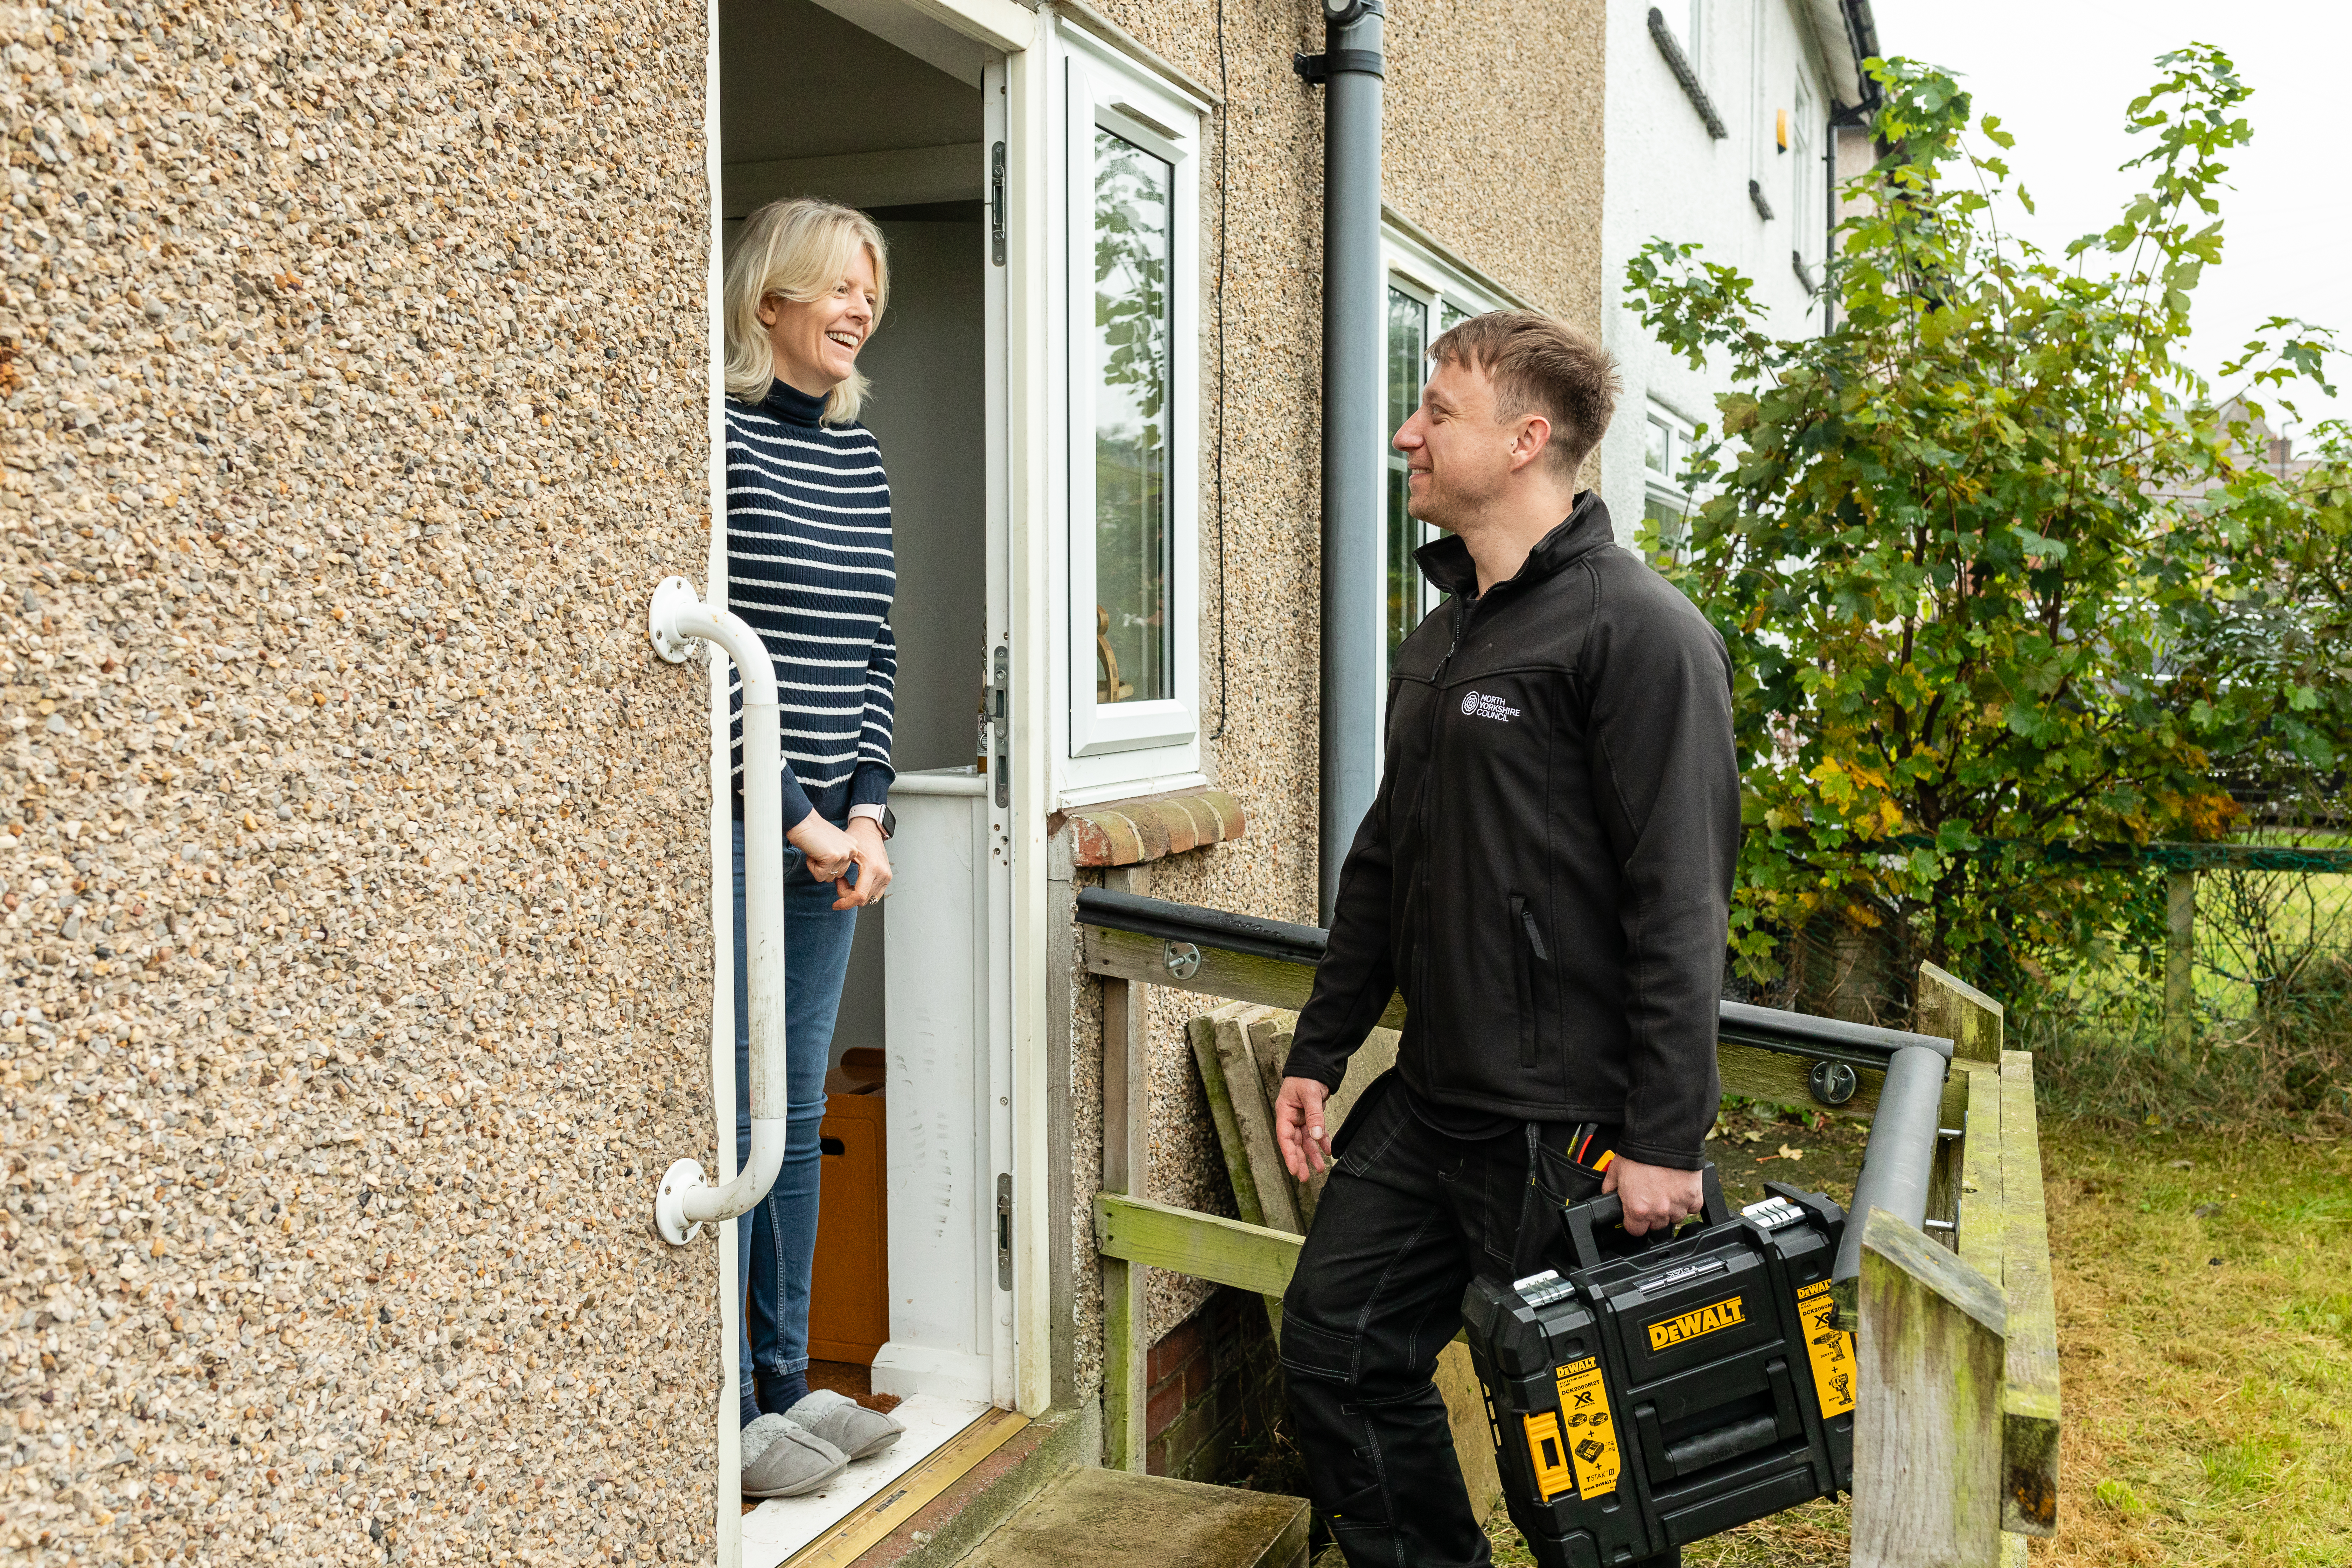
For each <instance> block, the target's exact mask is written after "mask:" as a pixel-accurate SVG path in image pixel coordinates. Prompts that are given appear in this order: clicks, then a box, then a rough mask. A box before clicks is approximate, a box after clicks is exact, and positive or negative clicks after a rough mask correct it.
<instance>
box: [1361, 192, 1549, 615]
mask: <svg viewBox="0 0 2352 1568" xmlns="http://www.w3.org/2000/svg"><path fill="white" fill-rule="evenodd" d="M1381 262H1382V275H1383V279H1384V287H1383V289H1382V290H1381V411H1382V413H1381V416H1382V418H1383V419H1385V418H1386V417H1387V408H1388V385H1387V377H1388V373H1389V371H1388V367H1389V341H1388V331H1389V312H1388V293H1387V290H1388V289H1401V290H1402V291H1403V292H1405V293H1407V294H1411V295H1412V296H1413V297H1415V298H1416V299H1419V300H1421V301H1422V302H1423V304H1425V305H1427V306H1428V308H1429V318H1428V321H1429V326H1428V332H1427V335H1426V337H1425V338H1424V339H1423V344H1424V346H1426V345H1427V344H1428V343H1433V342H1436V341H1437V336H1438V334H1439V333H1440V332H1442V331H1444V330H1445V329H1444V324H1443V316H1444V309H1445V307H1446V305H1448V304H1452V305H1454V307H1455V308H1457V309H1459V310H1463V311H1464V312H1465V313H1466V314H1469V315H1473V316H1478V315H1484V314H1485V313H1486V312H1487V311H1488V310H1513V309H1517V308H1521V306H1522V301H1520V300H1517V298H1515V297H1514V296H1513V295H1511V294H1510V293H1509V292H1508V291H1507V289H1504V288H1503V287H1502V286H1501V285H1500V284H1498V283H1496V281H1495V280H1494V279H1488V278H1481V277H1480V276H1478V275H1477V274H1476V273H1475V272H1474V271H1472V270H1471V268H1468V267H1466V266H1465V265H1464V264H1463V263H1461V262H1459V261H1456V260H1454V259H1453V258H1449V257H1447V256H1446V255H1445V254H1444V252H1443V251H1441V250H1439V249H1438V248H1437V247H1435V246H1434V245H1433V244H1432V243H1431V242H1430V241H1429V240H1427V239H1425V238H1423V237H1420V236H1418V235H1415V234H1412V233H1410V232H1408V231H1407V230H1406V229H1405V228H1403V227H1402V226H1401V225H1400V224H1399V223H1398V222H1397V221H1396V220H1395V219H1394V218H1393V217H1391V218H1390V219H1389V220H1388V221H1387V222H1386V223H1384V224H1382V225H1381ZM1395 436H1396V431H1395V430H1394V429H1393V428H1391V429H1385V430H1382V431H1381V477H1380V488H1379V490H1378V494H1379V495H1380V497H1381V579H1380V580H1381V627H1382V630H1381V642H1382V645H1383V646H1385V645H1386V643H1387V640H1388V633H1387V629H1386V628H1387V624H1388V609H1387V605H1388V583H1389V574H1390V572H1391V570H1393V568H1394V563H1393V562H1391V560H1390V559H1389V554H1388V552H1389V526H1388V523H1389V520H1388V493H1389V459H1390V458H1391V456H1392V455H1393V453H1394V451H1395V448H1394V447H1392V446H1391V445H1390V443H1391V441H1392V440H1393V439H1394V438H1395ZM1416 532H1417V533H1418V535H1419V542H1420V543H1422V544H1426V543H1428V542H1430V541H1431V540H1432V539H1434V538H1436V537H1437V534H1436V531H1435V530H1433V529H1432V528H1431V527H1430V526H1429V524H1427V523H1425V522H1423V523H1420V524H1419V525H1418V528H1417V529H1416ZM1444 596H1445V595H1443V594H1441V593H1439V592H1438V591H1437V589H1436V588H1435V587H1433V585H1432V584H1430V582H1429V580H1428V579H1427V578H1425V577H1424V578H1423V579H1422V584H1421V604H1420V608H1419V614H1420V615H1423V616H1426V615H1428V614H1429V612H1430V611H1432V610H1433V609H1435V608H1436V607H1437V605H1438V603H1439V601H1440V600H1442V599H1444Z"/></svg>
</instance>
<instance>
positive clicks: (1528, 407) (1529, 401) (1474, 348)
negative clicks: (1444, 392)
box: [1429, 310, 1617, 482]
mask: <svg viewBox="0 0 2352 1568" xmlns="http://www.w3.org/2000/svg"><path fill="white" fill-rule="evenodd" d="M1429 358H1430V361H1431V363H1443V364H1466V365H1468V366H1470V367H1471V368H1473V369H1475V370H1482V371H1485V372H1486V376H1487V379H1489V380H1490V381H1492V382H1493V383H1494V384H1495V413H1496V417H1498V418H1502V419H1519V418H1524V417H1525V416H1528V415H1530V414H1539V415H1541V416H1543V417H1545V418H1546V419H1549V421H1551V440H1550V441H1549V444H1548V445H1547V447H1546V449H1545V456H1546V457H1547V458H1549V459H1550V461H1551V464H1552V467H1553V471H1554V472H1556V473H1559V474H1561V475H1563V476H1565V477H1566V478H1567V479H1570V481H1571V482H1572V481H1573V480H1574V479H1575V478H1576V472H1577V469H1578V468H1581V467H1582V466H1583V463H1584V459H1585V456H1586V454H1588V453H1590V452H1591V450H1592V448H1593V447H1597V446H1599V445H1600V444H1601V432H1602V431H1604V430H1606V429H1608V428H1609V418H1610V416H1611V415H1612V414H1614V413H1615V412H1616V411H1617V360H1616V357H1615V356H1614V355H1612V354H1611V353H1610V352H1609V351H1608V350H1607V349H1604V348H1602V347H1601V344H1600V343H1599V342H1597V341H1596V340H1595V339H1594V338H1593V337H1592V335H1591V333H1589V332H1587V331H1583V330H1582V329H1580V328H1577V327H1571V326H1570V325H1569V324H1568V323H1567V322H1566V321H1555V320H1553V319H1552V318H1551V317H1549V316H1547V315H1543V314H1541V313H1539V312H1538V311H1535V310H1489V311H1488V312H1486V314H1485V315H1483V316H1473V317H1471V318H1470V319H1469V320H1468V321H1457V322H1455V323H1454V326H1452V327H1451V328H1449V329H1448V330H1447V331H1444V332H1441V333H1439V334H1438V338H1437V341H1436V342H1433V343H1432V344H1430V345H1429Z"/></svg>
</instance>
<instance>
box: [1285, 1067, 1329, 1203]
mask: <svg viewBox="0 0 2352 1568" xmlns="http://www.w3.org/2000/svg"><path fill="white" fill-rule="evenodd" d="M1330 1092H1331V1091H1330V1090H1329V1089H1325V1088H1324V1087H1323V1085H1322V1084H1321V1082H1320V1081H1318V1079H1311V1078H1286V1079H1283V1080H1282V1092H1281V1093H1280V1094H1278V1095H1276V1096H1275V1099H1274V1141H1275V1142H1276V1143H1278V1144H1280V1145H1281V1147H1282V1163H1283V1164H1285V1165H1286V1166H1287V1167H1289V1170H1290V1173H1291V1174H1292V1175H1293V1176H1295V1177H1297V1179H1298V1180H1300V1181H1302V1182H1309V1181H1313V1180H1314V1179H1315V1177H1316V1176H1317V1175H1318V1173H1320V1172H1321V1171H1322V1169H1323V1166H1324V1163H1325V1162H1326V1161H1327V1160H1328V1157H1329V1155H1330V1152H1331V1140H1330V1138H1329V1137H1328V1135H1326V1133H1325V1132H1324V1131H1323V1101H1324V1099H1325V1097H1327V1096H1328V1094H1329V1093H1330ZM1309 1162H1312V1163H1311V1164H1310V1163H1309Z"/></svg>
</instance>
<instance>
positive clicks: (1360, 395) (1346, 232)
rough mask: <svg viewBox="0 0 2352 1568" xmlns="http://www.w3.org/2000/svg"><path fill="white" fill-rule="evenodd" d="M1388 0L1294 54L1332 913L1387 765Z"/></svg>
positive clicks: (1338, 0)
mask: <svg viewBox="0 0 2352 1568" xmlns="http://www.w3.org/2000/svg"><path fill="white" fill-rule="evenodd" d="M1385 9H1386V5H1385V0H1323V47H1324V52H1323V53H1322V54H1319V55H1299V56H1297V57H1296V58H1294V59H1293V61H1292V62H1291V63H1292V68H1293V69H1295V70H1296V71H1297V73H1298V74H1299V75H1300V76H1302V77H1304V78H1306V79H1307V80H1308V81H1310V82H1321V83H1323V84H1324V89H1325V95H1324V100H1323V125H1324V132H1323V800H1322V855H1321V858H1320V879H1321V899H1320V907H1321V909H1322V911H1323V921H1324V923H1326V924H1327V925H1328V923H1329V922H1330V920H1331V904H1332V900H1333V899H1334V898H1335V897H1337V895H1338V892H1339V863H1340V861H1341V860H1342V859H1343V858H1346V856H1347V853H1348V846H1349V844H1350V843H1351V842H1352V841H1353V840H1354V838H1355V836H1356V829H1357V827H1358V826H1359V825H1360V824H1361V823H1362V821H1363V819H1364V814H1365V813H1366V812H1368V811H1370V809H1371V805H1372V795H1373V792H1374V790H1375V789H1377V788H1378V786H1379V784H1380V776H1381V729H1380V726H1381V683H1382V676H1383V673H1384V668H1383V667H1384V666H1385V665H1386V663H1387V647H1386V646H1385V643H1384V623H1383V620H1382V616H1381V606H1382V605H1385V604H1386V603H1387V600H1388V596H1387V595H1386V594H1385V593H1383V592H1382V584H1381V534H1382V531H1383V530H1382V527H1381V516H1382V514H1381V477H1382V474H1383V472H1384V470H1383V468H1382V465H1381V441H1382V439H1383V437H1384V436H1385V435H1386V432H1384V431H1383V430H1382V429H1381V417H1382V412H1383V409H1382V405H1383V403H1384V402H1385V398H1384V397H1383V393H1384V391H1385V388H1386V381H1385V378H1384V377H1383V375H1382V365H1381V358H1382V354H1381V346H1382V343H1383V341H1384V333H1383V331H1382V323H1381V311H1382V306H1383V303H1384V296H1383V290H1382V279H1381V76H1382V73H1383V72H1384V70H1385V69H1386V57H1385V56H1384V54H1383V52H1382V47H1381V19H1382V16H1383V13H1384V11H1385Z"/></svg>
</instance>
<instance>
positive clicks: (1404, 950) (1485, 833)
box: [1285, 490, 1739, 1170]
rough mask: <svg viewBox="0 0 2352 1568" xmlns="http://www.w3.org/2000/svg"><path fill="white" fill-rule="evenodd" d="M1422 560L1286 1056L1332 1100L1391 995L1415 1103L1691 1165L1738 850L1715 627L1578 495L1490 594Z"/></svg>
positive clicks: (1433, 549)
mask: <svg viewBox="0 0 2352 1568" xmlns="http://www.w3.org/2000/svg"><path fill="white" fill-rule="evenodd" d="M1414 559H1415V560H1417V561H1419V562H1420V563H1421V568H1422V571H1423V573H1424V574H1427V575H1428V577H1429V578H1430V580H1431V581H1432V582H1433V583H1435V584H1437V585H1438V586H1439V587H1440V588H1442V589H1444V591H1445V592H1446V593H1447V594H1448V595H1451V596H1450V597H1449V598H1448V599H1447V600H1446V601H1445V602H1444V604H1443V605H1440V606H1439V607H1438V608H1437V609H1436V610H1435V611H1434V612H1433V613H1432V614H1431V615H1430V616H1429V617H1428V619H1426V620H1424V621H1423V622H1422V624H1421V626H1420V627H1419V628H1418V629H1417V630H1415V631H1414V632H1413V634H1412V636H1411V637H1407V638H1406V639H1405V642H1404V646H1403V647H1402V648H1400V649H1399V650H1398V652H1397V656H1396V658H1395V661H1394V664H1393V673H1392V674H1391V677H1390V680H1389V699H1388V737H1387V750H1386V763H1385V772H1384V773H1382V774H1381V787H1380V793H1379V795H1377V796H1376V797H1375V798H1374V800H1373V803H1372V809H1371V811H1370V813H1369V814H1368V815H1367V816H1365V818H1364V824H1363V826H1362V827H1361V828H1360V830H1359V831H1358V832H1357V835H1356V842H1355V845H1354V847H1352V848H1351V849H1349V852H1348V858H1347V862H1346V864H1345V866H1344V867H1343V868H1342V869H1341V871H1340V873H1339V897H1338V900H1337V904H1336V908H1335V910H1334V912H1333V917H1332V921H1331V941H1330V948H1329V952H1328V956H1327V957H1326V958H1325V959H1324V961H1323V963H1322V966H1321V967H1320V968H1319V969H1318V971H1317V972H1316V975H1315V991H1314V994H1313V995H1312V997H1310V998H1309V1000H1308V1001H1307V1008H1306V1011H1304V1012H1303V1013H1301V1014H1300V1015H1299V1019H1298V1028H1297V1037H1296V1042H1295V1043H1294V1045H1293V1046H1292V1047H1291V1052H1290V1058H1289V1061H1288V1065H1287V1066H1286V1068H1285V1071H1286V1072H1287V1073H1289V1074H1290V1075H1292V1076H1295V1077H1300V1078H1312V1079H1319V1080H1321V1081H1322V1082H1323V1083H1324V1084H1326V1085H1328V1086H1329V1087H1331V1088H1333V1089H1337V1088H1338V1087H1339V1080H1340V1079H1341V1077H1342V1076H1343V1075H1344V1074H1345V1072H1346V1070H1347V1064H1348V1058H1349V1054H1350V1053H1351V1052H1353V1051H1354V1050H1355V1048H1356V1047H1358V1046H1359V1045H1361V1044H1362V1043H1363V1039H1364V1036H1365V1033H1366V1032H1367V1031H1368V1030H1370V1028H1371V1026H1373V1025H1374V1024H1376V1023H1377V1022H1379V1020H1380V1016H1381V1011H1382V1010H1383V1009H1384V1008H1385V1007H1386V1006H1387V1005H1388V999H1389V995H1390V993H1391V990H1402V992H1403V993H1404V998H1405V1004H1406V1007H1407V1016H1406V1019H1405V1026H1404V1038H1403V1043H1402V1048H1401V1049H1400V1051H1399V1053H1398V1056H1397V1065H1398V1068H1399V1069H1400V1071H1401V1072H1402V1075H1403V1077H1404V1079H1405V1081H1406V1083H1407V1084H1408V1085H1409V1086H1410V1087H1411V1089H1412V1091H1413V1092H1414V1093H1415V1094H1417V1095H1420V1096H1423V1097H1424V1098H1426V1099H1427V1100H1431V1101H1433V1102H1436V1103H1438V1104H1443V1105H1448V1106H1456V1107H1461V1108H1463V1109H1465V1110H1483V1111H1489V1112H1493V1113H1496V1114H1498V1115H1503V1116H1508V1117H1512V1118H1515V1119H1518V1120H1522V1121H1601V1122H1611V1123H1617V1124H1620V1125H1621V1126H1622V1131H1621V1133H1620V1136H1619V1141H1618V1144H1617V1147H1618V1149H1619V1150H1620V1151H1621V1152H1622V1153H1623V1154H1624V1155H1625V1156H1627V1157H1628V1158H1631V1159H1635V1160H1639V1161H1642V1162H1643V1163H1646V1164H1653V1165H1666V1166H1672V1167H1675V1168H1678V1169H1683V1170H1695V1169H1696V1168H1697V1167H1698V1165H1699V1163H1700V1152H1701V1149H1702V1147H1703V1146H1704V1144H1705V1142H1706V1134H1707V1130H1708V1128H1709V1127H1710V1126H1711V1125H1712V1124H1713V1122H1714V1121H1715V1114H1716V1106H1717V1098H1718V1090H1717V1081H1716V1075H1715V1035H1716V1002H1717V997H1718V995H1719V994H1720V993H1721V990H1722V986H1723V962H1724V944H1725V939H1726V928H1727V921H1728V915H1729V908H1730V899H1731V878H1732V864H1733V861H1734V859H1735V858H1736V857H1737V855H1738V847H1739V771H1738V761H1737V758H1736V755H1735V752H1734V751H1733V748H1732V739H1731V664H1730V659H1729V658H1728V657H1727V655H1726V654H1725V652H1724V647H1723V639H1722V638H1721V637H1718V636H1717V635H1716V631H1715V628H1714V627H1712V626H1708V625H1707V623H1706V620H1705V619H1704V618H1703V617H1702V616H1700V615H1699V613H1698V611H1697V609H1696V607H1695V606H1693V605H1692V604H1691V602H1690V601H1689V600H1688V599H1685V598H1684V597H1683V595H1681V594H1680V593H1679V592H1677V591H1676V590H1675V588H1674V587H1673V586H1672V585H1671V584H1668V583H1667V582H1666V580H1665V579H1664V578H1663V577H1661V576H1659V575H1658V574H1656V573H1655V572H1654V571H1652V570H1651V569H1650V567H1649V565H1648V564H1647V563H1644V562H1643V560H1642V559H1641V558H1640V557H1639V556H1637V555H1635V554H1633V552H1630V551H1626V550H1622V549H1620V548H1619V547H1618V546H1617V544H1616V542H1615V537H1614V535H1613V533H1612V531H1611V527H1610V521H1609V512H1608V509H1607V508H1605V507H1603V506H1602V505H1601V500H1600V498H1599V497H1598V496H1596V495H1594V494H1592V493H1591V491H1589V490H1588V491H1586V492H1584V493H1583V494H1581V495H1580V496H1578V497H1577V499H1576V504H1575V506H1574V508H1573V509H1572V510H1570V513H1569V516H1568V521H1565V522H1563V523H1561V524H1560V525H1559V527H1558V528H1556V529H1554V530H1552V531H1551V532H1550V533H1549V534H1548V535H1546V536H1545V538H1544V540H1543V542H1541V543H1539V544H1538V545H1537V546H1536V547H1535V549H1534V550H1533V551H1532V552H1530V553H1529V554H1528V559H1527V563H1526V564H1525V565H1524V566H1522V567H1521V568H1520V569H1519V573H1518V574H1517V576H1515V577H1513V578H1511V579H1510V580H1509V581H1508V582H1505V583H1498V584H1495V586H1494V587H1493V588H1492V589H1490V590H1489V591H1488V592H1487V593H1486V595H1485V596H1484V597H1474V596H1473V595H1475V594H1476V591H1477V574H1476V568H1475V566H1474V565H1473V564H1472V563H1471V560H1470V554H1469V552H1468V551H1467V550H1465V548H1464V547H1463V545H1462V542H1461V541H1460V540H1458V539H1455V538H1454V537H1452V536H1450V535H1449V536H1448V537H1446V538H1444V539H1441V540H1438V541H1437V542H1434V543H1431V544H1427V545H1423V547H1422V548H1421V550H1420V551H1419V552H1416V554H1415V556H1414Z"/></svg>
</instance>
